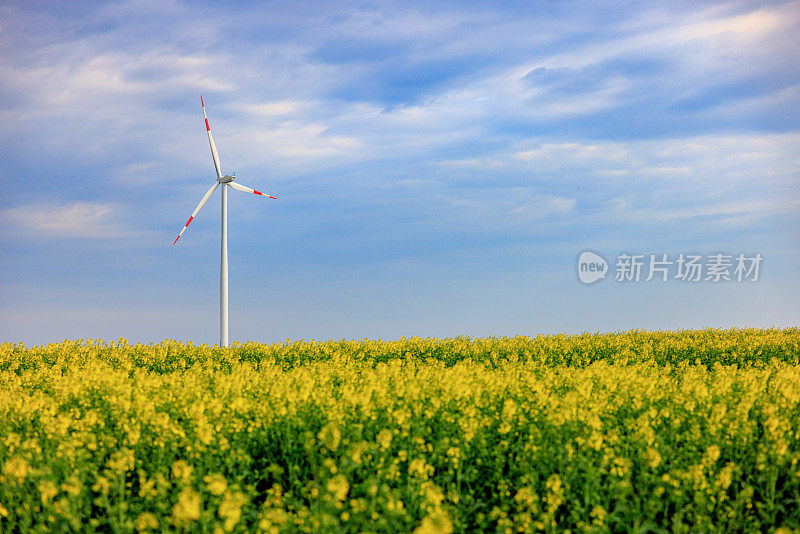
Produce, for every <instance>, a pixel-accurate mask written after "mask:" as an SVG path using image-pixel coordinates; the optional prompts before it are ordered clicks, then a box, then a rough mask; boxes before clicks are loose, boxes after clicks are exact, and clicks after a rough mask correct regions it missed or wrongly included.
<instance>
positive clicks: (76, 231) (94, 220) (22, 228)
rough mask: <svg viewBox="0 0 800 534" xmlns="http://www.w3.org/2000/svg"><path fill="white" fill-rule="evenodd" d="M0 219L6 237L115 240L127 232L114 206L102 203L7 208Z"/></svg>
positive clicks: (32, 205) (0, 211)
mask: <svg viewBox="0 0 800 534" xmlns="http://www.w3.org/2000/svg"><path fill="white" fill-rule="evenodd" d="M0 221H3V226H4V227H5V233H6V234H7V235H9V236H13V235H16V236H18V235H19V234H20V233H21V234H22V235H25V236H33V237H58V238H70V239H114V238H119V237H124V236H128V235H130V232H129V231H127V230H126V229H125V228H124V227H123V226H122V224H121V223H120V221H119V214H118V209H117V207H116V206H115V205H113V204H110V203H103V202H74V203H71V204H67V205H60V206H59V205H56V204H28V205H26V206H18V207H13V208H6V209H4V210H0Z"/></svg>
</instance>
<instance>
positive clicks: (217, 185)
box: [172, 182, 219, 245]
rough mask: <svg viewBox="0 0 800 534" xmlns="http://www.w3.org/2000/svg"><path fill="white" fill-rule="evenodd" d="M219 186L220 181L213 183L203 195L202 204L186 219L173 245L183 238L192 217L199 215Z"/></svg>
mask: <svg viewBox="0 0 800 534" xmlns="http://www.w3.org/2000/svg"><path fill="white" fill-rule="evenodd" d="M217 187H219V182H217V183H215V184H214V185H212V186H211V189H209V190H208V192H206V194H205V195H203V200H201V201H200V204H198V205H197V207H196V208H195V209H194V211H193V212H192V216H191V217H189V220H188V221H186V224H184V225H183V228H181V233H180V234H178V237H176V238H175V241H173V242H172V244H173V245H174V244H175V243H177V242H178V239H180V238H181V236H182V235H183V232H184V231H185V230H186V228H188V227H189V223H190V222H192V219H194V216H195V215H197V212H198V211H200V208H202V207H203V204H205V203H206V200H208V198H209V197H210V196H211V195H212V194H213V193H214V191H215V190H216V189H217Z"/></svg>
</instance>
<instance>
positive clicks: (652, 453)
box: [644, 448, 661, 469]
mask: <svg viewBox="0 0 800 534" xmlns="http://www.w3.org/2000/svg"><path fill="white" fill-rule="evenodd" d="M644 459H645V460H646V461H647V465H649V466H650V467H651V468H652V469H655V468H656V467H658V466H659V465H660V464H661V453H660V452H658V451H657V450H656V449H653V448H648V449H647V452H645V453H644Z"/></svg>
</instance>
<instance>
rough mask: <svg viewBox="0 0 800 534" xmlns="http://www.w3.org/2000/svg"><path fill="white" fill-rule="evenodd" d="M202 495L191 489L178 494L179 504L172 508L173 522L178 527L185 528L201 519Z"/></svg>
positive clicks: (185, 489)
mask: <svg viewBox="0 0 800 534" xmlns="http://www.w3.org/2000/svg"><path fill="white" fill-rule="evenodd" d="M201 504H202V500H201V499H200V494H199V493H197V492H196V491H195V490H193V489H191V488H184V489H183V490H182V491H181V492H180V493H179V494H178V502H177V503H175V506H174V507H173V508H172V520H173V522H174V523H175V525H177V526H184V525H187V524H189V523H191V522H192V521H196V520H198V519H200V505H201Z"/></svg>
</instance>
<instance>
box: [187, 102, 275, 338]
mask: <svg viewBox="0 0 800 534" xmlns="http://www.w3.org/2000/svg"><path fill="white" fill-rule="evenodd" d="M200 105H201V106H203V118H204V119H205V120H206V132H208V144H209V145H211V156H212V157H213V158H214V168H215V169H216V171H217V182H216V183H215V184H214V185H212V186H211V189H209V190H208V191H207V192H206V194H205V195H204V196H203V199H202V200H201V201H200V204H198V205H197V207H196V208H195V209H194V211H193V212H192V216H191V217H189V220H188V221H186V224H184V225H183V228H182V229H181V233H180V234H178V237H176V238H175V241H173V242H172V244H173V245H174V244H175V243H177V242H178V239H180V238H181V236H182V235H183V232H184V231H185V230H186V228H188V227H189V223H190V222H192V220H193V219H194V216H195V215H197V212H198V211H200V208H202V207H203V204H205V203H206V201H207V200H208V199H209V198H210V197H211V195H212V194H213V193H214V191H215V190H216V189H217V187H219V186H220V185H222V247H221V249H222V250H221V252H220V261H219V346H220V347H227V346H228V186H231V187H232V188H234V189H238V190H239V191H244V192H245V193H253V194H256V195H261V196H265V197H269V198H275V197H273V196H272V195H267V194H266V193H262V192H261V191H256V190H255V189H250V188H249V187H245V186H243V185H239V184H237V183H234V180H235V179H236V177H235V176H228V175H227V174H226V175H225V176H222V172H221V171H220V168H219V155H218V154H217V147H216V145H214V138H213V137H212V136H211V127H210V126H209V125H208V117H207V116H206V105H205V103H204V102H203V97H202V96H201V97H200Z"/></svg>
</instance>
